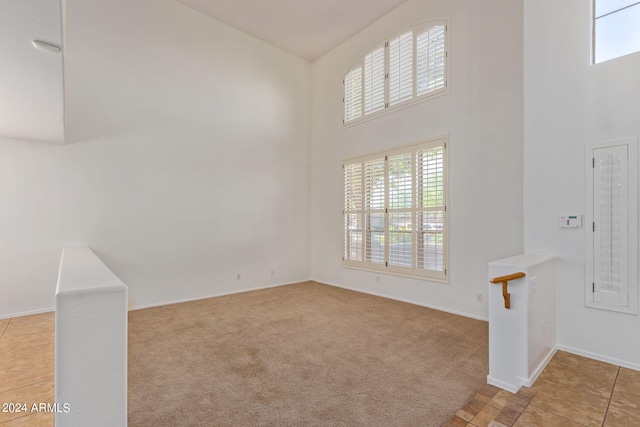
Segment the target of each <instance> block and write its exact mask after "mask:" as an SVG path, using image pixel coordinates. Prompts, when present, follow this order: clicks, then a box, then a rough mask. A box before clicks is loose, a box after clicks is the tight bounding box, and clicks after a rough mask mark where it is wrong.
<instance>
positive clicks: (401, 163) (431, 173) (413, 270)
mask: <svg viewBox="0 0 640 427" xmlns="http://www.w3.org/2000/svg"><path fill="white" fill-rule="evenodd" d="M446 165H447V155H446V138H439V139H436V140H433V141H429V142H425V143H422V144H418V145H413V146H409V147H404V148H400V149H397V150H392V151H389V152H385V153H378V154H374V155H370V156H366V157H361V158H356V159H352V160H349V161H346V162H345V163H344V165H343V166H344V184H345V186H344V189H345V192H344V197H345V210H344V221H345V222H344V224H345V228H344V242H345V246H344V254H343V261H344V262H343V263H344V265H345V266H351V267H358V268H365V269H370V270H383V271H387V272H390V273H397V274H402V275H408V276H418V277H424V278H429V279H435V280H442V281H446V280H447V277H448V276H447V268H448V267H447V264H448V259H447V257H448V255H447V254H448V248H447V241H448V235H447V209H446V201H447V180H446Z"/></svg>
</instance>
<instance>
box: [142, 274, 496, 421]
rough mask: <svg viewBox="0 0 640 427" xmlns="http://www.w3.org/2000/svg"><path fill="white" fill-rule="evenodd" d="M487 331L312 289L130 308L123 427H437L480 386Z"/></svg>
mask: <svg viewBox="0 0 640 427" xmlns="http://www.w3.org/2000/svg"><path fill="white" fill-rule="evenodd" d="M425 286H427V285H425ZM487 334H488V332H487V323H485V322H482V321H477V320H472V319H468V318H464V317H459V316H455V315H452V314H448V313H444V312H440V311H436V310H430V309H427V308H423V307H418V306H415V305H411V304H405V303H401V302H397V301H392V300H388V299H384V298H379V297H374V296H370V295H366V294H361V293H357V292H352V291H347V290H344V289H340V288H335V287H331V286H326V285H321V284H318V283H313V282H309V283H301V284H296V285H288V286H282V287H279V288H272V289H266V290H260V291H254V292H248V293H243V294H237V295H231V296H225V297H218V298H211V299H207V300H201V301H196V302H190V303H184V304H175V305H169V306H164V307H157V308H150V309H145V310H139V311H134V312H131V313H130V314H129V425H130V426H172V427H174V426H440V425H442V424H443V423H445V422H446V421H447V420H448V419H449V418H451V417H452V416H453V414H454V413H455V412H456V410H457V409H459V408H460V407H462V406H463V405H464V403H465V402H467V401H468V400H469V399H470V398H471V396H472V395H473V393H474V391H475V390H476V389H478V388H480V387H481V386H482V385H483V384H485V380H486V375H487V369H488V368H487V366H488V336H487Z"/></svg>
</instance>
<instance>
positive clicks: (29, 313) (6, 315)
mask: <svg viewBox="0 0 640 427" xmlns="http://www.w3.org/2000/svg"><path fill="white" fill-rule="evenodd" d="M54 311H56V308H55V307H51V308H43V309H42V310H32V311H23V312H21V313H13V314H3V315H2V316H0V320H2V319H11V318H13V317H24V316H32V315H34V314H43V313H51V312H54Z"/></svg>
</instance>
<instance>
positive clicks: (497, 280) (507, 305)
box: [490, 272, 526, 309]
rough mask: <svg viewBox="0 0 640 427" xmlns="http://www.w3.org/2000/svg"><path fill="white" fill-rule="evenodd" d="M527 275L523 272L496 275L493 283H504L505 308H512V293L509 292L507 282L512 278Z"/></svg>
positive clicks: (492, 280)
mask: <svg viewBox="0 0 640 427" xmlns="http://www.w3.org/2000/svg"><path fill="white" fill-rule="evenodd" d="M524 276H526V275H525V274H524V273H523V272H519V273H513V274H509V275H508V276H500V277H494V278H493V279H491V280H490V282H491V283H502V298H504V308H506V309H510V308H511V294H510V293H509V292H507V284H508V283H509V281H510V280H516V279H521V278H523V277H524Z"/></svg>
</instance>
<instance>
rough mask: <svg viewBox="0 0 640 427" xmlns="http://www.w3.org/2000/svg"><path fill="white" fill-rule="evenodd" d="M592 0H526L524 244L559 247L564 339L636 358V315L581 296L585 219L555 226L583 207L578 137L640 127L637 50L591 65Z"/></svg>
mask: <svg viewBox="0 0 640 427" xmlns="http://www.w3.org/2000/svg"><path fill="white" fill-rule="evenodd" d="M590 4H591V2H588V1H584V0H565V1H555V0H525V15H524V16H525V24H524V46H525V49H524V52H525V68H524V75H525V79H524V81H525V104H524V105H525V179H524V192H525V198H524V203H525V249H526V251H527V252H532V253H544V254H550V255H556V256H557V257H558V264H557V265H558V294H557V297H558V301H557V303H558V341H559V344H560V345H561V347H564V348H568V349H570V350H572V351H576V352H578V353H583V354H585V355H588V356H592V357H597V358H600V359H603V360H609V361H612V362H614V363H621V364H626V365H628V366H635V367H636V368H640V340H639V339H638V331H639V330H640V317H638V316H635V315H628V314H620V313H614V312H608V311H603V310H599V309H593V308H586V307H585V305H584V300H585V296H584V295H585V283H584V281H585V252H584V251H585V237H586V234H587V233H588V227H585V228H583V229H581V230H571V229H560V228H559V227H558V217H559V215H561V214H563V213H578V214H584V212H585V170H584V164H585V160H584V146H585V145H586V144H589V143H594V142H600V141H607V140H613V139H619V138H621V137H628V136H638V135H640V120H639V118H638V112H639V111H640V80H639V79H638V75H639V73H640V54H634V55H630V56H626V57H622V58H618V59H615V60H612V61H608V62H604V63H601V64H598V65H595V66H591V65H589V64H590V40H591V33H590V19H591V15H590ZM541 23H543V25H544V29H543V30H542V29H541ZM635 266H637V261H636V263H635Z"/></svg>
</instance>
